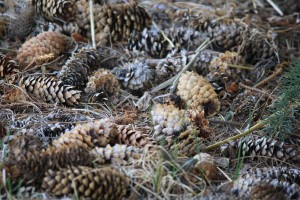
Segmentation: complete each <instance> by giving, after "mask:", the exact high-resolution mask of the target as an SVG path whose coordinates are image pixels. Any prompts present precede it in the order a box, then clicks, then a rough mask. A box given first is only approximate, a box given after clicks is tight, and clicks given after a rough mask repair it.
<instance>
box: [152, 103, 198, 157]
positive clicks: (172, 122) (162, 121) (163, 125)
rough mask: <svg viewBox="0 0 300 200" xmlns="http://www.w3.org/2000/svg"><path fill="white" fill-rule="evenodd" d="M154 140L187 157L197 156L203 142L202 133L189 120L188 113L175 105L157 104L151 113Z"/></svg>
mask: <svg viewBox="0 0 300 200" xmlns="http://www.w3.org/2000/svg"><path fill="white" fill-rule="evenodd" d="M151 115H152V120H153V125H154V138H155V139H156V140H157V141H158V142H159V143H161V144H163V145H164V146H165V147H166V148H167V149H173V150H177V151H178V152H179V153H180V154H183V155H186V156H192V155H195V154H196V153H197V152H198V151H199V148H200V144H201V143H202V140H203V139H201V138H200V131H199V129H198V128H197V127H195V126H194V125H193V124H192V121H191V119H190V118H188V112H187V111H185V110H179V109H178V108H176V107H174V106H173V105H165V104H156V105H154V106H153V109H152V111H151Z"/></svg>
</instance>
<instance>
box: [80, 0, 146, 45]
mask: <svg viewBox="0 0 300 200" xmlns="http://www.w3.org/2000/svg"><path fill="white" fill-rule="evenodd" d="M77 7H78V8H79V13H78V14H77V16H78V20H81V21H80V22H78V24H79V26H80V28H82V29H83V30H84V31H85V32H86V33H87V36H88V37H89V35H90V28H89V23H90V22H89V20H87V19H89V17H88V18H87V16H89V9H88V1H87V0H81V1H79V2H78V3H77ZM94 16H95V33H96V35H95V36H96V41H97V42H98V43H101V44H107V43H109V42H111V41H121V40H124V39H127V38H129V37H130V34H131V33H132V32H133V31H134V30H135V31H142V30H143V29H144V28H145V27H148V26H150V25H151V22H152V21H151V17H150V16H149V14H148V13H147V12H146V11H145V9H143V8H142V7H140V6H138V5H137V4H136V3H130V4H125V3H120V4H105V5H103V6H99V5H97V4H96V5H95V9H94ZM96 19H98V20H96Z"/></svg>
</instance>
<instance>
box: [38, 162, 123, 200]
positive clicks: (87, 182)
mask: <svg viewBox="0 0 300 200" xmlns="http://www.w3.org/2000/svg"><path fill="white" fill-rule="evenodd" d="M128 186H129V185H128V180H127V178H126V176H125V175H124V174H123V173H121V172H120V171H118V170H116V169H113V168H111V167H106V168H100V169H92V168H88V167H71V168H67V169H61V170H59V171H53V170H49V171H48V172H47V173H46V177H45V178H44V179H43V184H42V188H43V189H44V190H45V191H46V192H49V193H50V194H53V195H55V196H64V195H73V194H75V191H76V194H77V195H78V196H77V197H80V198H88V199H108V200H113V199H122V198H124V197H125V195H126V192H127V187H128Z"/></svg>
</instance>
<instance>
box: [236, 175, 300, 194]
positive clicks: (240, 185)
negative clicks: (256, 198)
mask: <svg viewBox="0 0 300 200" xmlns="http://www.w3.org/2000/svg"><path fill="white" fill-rule="evenodd" d="M257 185H267V186H268V188H272V191H273V193H277V194H278V195H279V194H280V196H281V197H285V198H284V199H287V197H292V196H296V197H295V198H294V197H293V199H297V198H299V196H300V194H299V191H300V187H299V185H297V184H293V183H290V182H285V181H280V180H278V179H263V178H257V177H251V176H247V178H238V179H237V180H235V181H234V183H233V187H232V189H231V192H232V193H234V194H235V195H237V196H239V197H241V198H242V199H248V198H249V195H250V192H251V190H252V189H253V188H254V190H256V191H257V190H258V188H260V187H261V186H260V187H259V186H258V188H256V189H255V187H256V186H257ZM274 188H275V189H274ZM261 189H263V188H261ZM265 189H266V188H265ZM276 191H277V192H276ZM257 192H258V191H257ZM259 192H260V193H262V192H263V191H259ZM265 192H266V191H265ZM297 192H298V193H297ZM265 194H266V193H265ZM257 195H259V194H258V193H257ZM277 197H279V196H276V198H277ZM273 199H274V198H273Z"/></svg>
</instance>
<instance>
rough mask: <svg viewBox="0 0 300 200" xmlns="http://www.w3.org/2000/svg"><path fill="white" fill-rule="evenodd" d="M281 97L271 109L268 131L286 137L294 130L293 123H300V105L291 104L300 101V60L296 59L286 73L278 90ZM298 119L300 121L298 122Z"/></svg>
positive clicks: (282, 137)
mask: <svg viewBox="0 0 300 200" xmlns="http://www.w3.org/2000/svg"><path fill="white" fill-rule="evenodd" d="M277 94H278V96H279V98H278V99H277V101H276V102H274V105H273V106H272V108H271V109H270V111H271V113H274V114H273V115H272V116H270V117H268V118H267V119H266V120H267V124H268V126H267V127H266V129H267V131H268V132H269V133H270V134H272V135H275V136H276V137H279V138H281V139H285V138H287V137H288V136H289V134H290V133H292V131H293V124H299V106H297V107H295V106H291V105H292V104H298V105H299V102H300V60H297V61H295V62H294V63H293V64H292V65H291V66H290V68H289V70H288V71H287V72H286V73H285V74H284V77H283V78H282V80H281V82H280V85H279V88H278V92H277ZM297 121H298V122H297Z"/></svg>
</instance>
